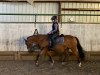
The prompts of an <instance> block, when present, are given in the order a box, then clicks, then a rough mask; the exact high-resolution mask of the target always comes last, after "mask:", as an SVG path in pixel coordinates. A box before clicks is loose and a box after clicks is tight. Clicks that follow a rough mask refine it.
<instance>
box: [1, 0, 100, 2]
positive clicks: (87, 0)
mask: <svg viewBox="0 0 100 75" xmlns="http://www.w3.org/2000/svg"><path fill="white" fill-rule="evenodd" d="M4 1H7V2H8V1H21V2H23V1H27V0H0V2H4ZM34 1H35V2H100V0H34Z"/></svg>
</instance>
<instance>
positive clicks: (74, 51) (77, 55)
mask: <svg viewBox="0 0 100 75" xmlns="http://www.w3.org/2000/svg"><path fill="white" fill-rule="evenodd" d="M71 50H72V53H73V55H74V56H76V58H77V59H78V62H79V67H81V60H80V56H79V53H78V50H77V48H71Z"/></svg>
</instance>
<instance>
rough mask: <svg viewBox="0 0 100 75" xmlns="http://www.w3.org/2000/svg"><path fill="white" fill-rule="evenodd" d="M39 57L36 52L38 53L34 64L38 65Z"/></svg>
mask: <svg viewBox="0 0 100 75" xmlns="http://www.w3.org/2000/svg"><path fill="white" fill-rule="evenodd" d="M39 57H40V54H38V55H37V56H36V60H35V64H36V66H38V65H39Z"/></svg>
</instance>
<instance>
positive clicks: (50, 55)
mask: <svg viewBox="0 0 100 75" xmlns="http://www.w3.org/2000/svg"><path fill="white" fill-rule="evenodd" d="M47 54H48V56H49V59H50V62H51V65H52V66H53V65H54V62H55V61H54V60H53V56H54V55H55V52H54V51H48V52H47Z"/></svg>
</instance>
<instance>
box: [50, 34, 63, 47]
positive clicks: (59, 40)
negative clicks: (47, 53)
mask: <svg viewBox="0 0 100 75" xmlns="http://www.w3.org/2000/svg"><path fill="white" fill-rule="evenodd" d="M49 43H50V46H49V47H50V48H52V46H51V44H52V45H53V47H54V46H55V45H56V44H63V43H64V35H63V34H61V35H59V36H57V37H55V40H54V41H53V42H52V41H51V40H50V39H49Z"/></svg>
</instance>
